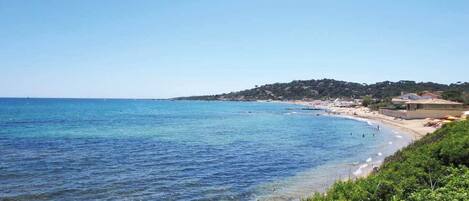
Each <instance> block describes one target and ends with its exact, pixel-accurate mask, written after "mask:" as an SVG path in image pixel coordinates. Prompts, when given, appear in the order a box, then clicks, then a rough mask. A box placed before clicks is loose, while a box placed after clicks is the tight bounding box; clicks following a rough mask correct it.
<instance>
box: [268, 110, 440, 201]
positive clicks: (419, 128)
mask: <svg viewBox="0 0 469 201" xmlns="http://www.w3.org/2000/svg"><path fill="white" fill-rule="evenodd" d="M276 102H277V101H276ZM277 103H285V104H295V105H302V106H306V107H308V108H315V109H320V110H324V111H325V114H324V115H330V116H336V117H338V118H348V119H353V120H356V121H362V122H367V123H368V124H369V125H373V126H376V125H379V126H380V128H381V129H384V130H389V131H392V133H393V134H394V136H396V137H398V138H402V136H399V134H402V135H405V136H406V137H404V138H406V139H408V140H409V141H407V142H405V143H404V144H400V145H391V142H389V143H390V144H389V145H391V146H394V148H393V149H392V151H391V152H390V153H388V154H383V155H381V152H379V153H378V155H377V156H376V157H383V158H382V160H373V161H372V160H371V157H370V158H368V159H366V162H364V161H361V162H358V163H356V164H341V163H336V164H331V166H330V167H329V168H338V167H342V169H340V168H339V169H336V170H335V171H337V172H336V173H332V172H328V171H324V170H323V169H324V168H323V167H322V166H319V167H316V168H313V169H312V171H307V172H302V173H300V174H299V175H296V176H294V177H293V178H295V177H299V178H300V177H304V176H305V175H309V176H307V177H310V178H312V179H314V178H320V177H324V175H322V174H326V175H329V176H333V175H335V176H337V175H340V173H342V174H343V173H344V171H347V169H348V171H349V172H348V175H349V176H348V177H344V175H342V177H340V176H339V178H335V179H330V180H329V182H330V183H329V182H328V183H327V184H325V183H318V184H315V186H316V187H318V188H314V187H313V188H312V189H305V188H304V186H303V185H305V184H302V183H301V182H300V183H298V184H295V183H292V184H290V185H293V186H290V187H287V189H284V191H283V193H280V192H276V193H273V194H270V195H269V196H266V197H263V198H261V199H259V200H299V199H304V198H307V197H308V196H311V195H313V194H314V193H316V192H319V193H324V192H326V191H327V189H329V188H330V187H331V186H332V185H333V184H334V183H335V182H337V181H339V180H342V181H345V180H350V179H352V180H354V179H358V178H364V177H367V176H369V175H370V174H371V173H372V172H373V170H374V169H375V168H380V167H381V165H382V164H383V162H384V159H385V158H386V157H388V156H391V155H393V154H394V153H395V152H397V151H398V150H401V149H403V148H405V147H407V146H408V145H409V144H411V143H412V142H413V141H415V140H418V139H420V138H422V137H423V136H425V135H426V134H428V133H432V132H433V131H435V130H436V128H433V127H425V126H424V123H425V120H400V119H393V118H392V117H387V116H384V115H381V114H379V113H378V112H374V111H370V110H369V109H368V108H365V107H356V108H355V107H354V108H350V107H335V106H332V105H318V104H314V103H313V102H307V101H278V102H277ZM383 153H384V152H383ZM373 159H375V157H373ZM351 169H353V170H352V172H353V174H352V175H350V173H351V172H350V170H351ZM321 171H322V172H321ZM317 174H319V175H317ZM302 186H303V187H302ZM310 187H311V186H310ZM302 190H303V191H302ZM289 191H294V192H298V191H300V192H301V191H302V193H300V194H296V193H294V192H289ZM292 193H293V194H296V197H295V195H293V194H292ZM288 194H289V196H288ZM305 196H306V197H305Z"/></svg>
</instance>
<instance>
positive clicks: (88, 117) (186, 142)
mask: <svg viewBox="0 0 469 201" xmlns="http://www.w3.org/2000/svg"><path fill="white" fill-rule="evenodd" d="M300 107H301V106H295V105H287V104H274V103H254V102H249V103H246V102H202V101H152V100H83V99H81V100H80V99H75V100H74V99H0V156H1V160H0V181H1V188H0V198H14V199H19V200H253V199H258V198H260V199H264V198H265V199H271V198H274V197H276V198H278V197H281V198H282V199H283V198H285V199H290V198H294V197H298V196H304V195H306V194H309V193H311V191H312V190H320V189H321V188H323V187H324V186H325V185H327V184H328V183H330V182H331V181H332V180H334V179H339V178H343V177H344V175H345V176H347V175H348V176H350V174H353V173H354V172H356V171H357V170H358V167H359V166H360V165H363V164H365V163H367V164H372V163H373V162H377V161H379V160H382V159H383V158H384V156H386V155H389V154H390V153H392V152H393V151H395V150H396V147H400V146H404V145H405V144H406V143H408V142H409V138H408V137H407V136H405V135H402V134H396V133H394V132H393V131H392V130H391V129H390V128H383V129H382V130H381V131H377V129H376V125H374V124H368V123H366V122H361V121H356V120H352V119H347V118H339V117H334V116H327V115H322V112H321V111H311V110H308V111H306V110H300ZM317 114H321V115H319V116H317ZM373 134H374V135H373ZM363 136H364V137H363ZM397 136H401V137H397ZM389 142H392V143H393V144H392V145H390V144H389ZM380 152H381V153H382V155H381V156H379V155H378V153H380ZM367 159H370V160H371V161H369V162H367V161H366V160H367ZM324 167H329V168H324ZM330 167H334V168H330ZM321 175H329V176H327V177H321Z"/></svg>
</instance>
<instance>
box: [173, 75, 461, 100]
mask: <svg viewBox="0 0 469 201" xmlns="http://www.w3.org/2000/svg"><path fill="white" fill-rule="evenodd" d="M425 90H427V91H461V92H466V93H469V82H464V83H455V84H450V85H446V84H438V83H433V82H414V81H398V82H390V81H384V82H378V83H374V84H361V83H355V82H346V81H338V80H333V79H321V80H298V81H292V82H289V83H275V84H267V85H263V86H259V87H255V88H253V89H248V90H243V91H239V92H231V93H226V94H218V95H208V96H192V97H180V98H176V99H179V100H239V101H252V100H300V99H308V98H311V99H323V98H345V97H346V98H360V97H362V96H365V95H371V96H372V97H374V98H379V99H381V98H386V97H392V96H398V95H399V94H400V93H401V92H403V91H404V92H421V91H425Z"/></svg>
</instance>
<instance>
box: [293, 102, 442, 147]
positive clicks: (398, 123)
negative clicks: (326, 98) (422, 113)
mask: <svg viewBox="0 0 469 201" xmlns="http://www.w3.org/2000/svg"><path fill="white" fill-rule="evenodd" d="M284 103H288V104H296V105H303V106H306V107H310V108H316V109H322V110H325V111H326V112H327V113H329V114H331V115H338V116H343V117H347V118H353V119H357V120H360V119H364V120H370V121H372V122H374V123H378V124H382V125H387V126H390V127H393V128H395V129H397V130H399V131H401V132H403V133H405V134H408V135H410V136H411V137H412V139H413V140H418V139H420V138H422V137H423V136H425V135H426V134H428V133H433V132H434V131H435V130H437V129H436V128H433V127H425V126H424V124H425V123H426V120H424V119H413V120H405V119H397V118H393V117H389V116H385V115H382V114H379V113H378V112H376V111H371V110H369V109H368V108H366V107H362V106H360V107H336V106H333V105H331V104H317V103H315V102H308V101H288V102H284Z"/></svg>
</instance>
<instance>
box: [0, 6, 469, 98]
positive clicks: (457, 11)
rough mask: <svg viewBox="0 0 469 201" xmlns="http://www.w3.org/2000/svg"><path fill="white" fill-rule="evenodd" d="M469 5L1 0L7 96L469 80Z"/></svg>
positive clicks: (174, 93)
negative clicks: (295, 83) (309, 82)
mask: <svg viewBox="0 0 469 201" xmlns="http://www.w3.org/2000/svg"><path fill="white" fill-rule="evenodd" d="M468 10H469V2H467V1H451V2H441V1H411V2H409V1H393V2H375V1H353V2H329V1H306V0H299V1H294V2H285V1H260V0H259V1H247V0H242V1H235V2H226V1H223V2H220V1H210V0H203V1H177V2H174V1H169V2H167V1H132V2H130V1H99V2H96V1H66V2H62V1H6V0H0V26H1V29H0V45H1V46H2V48H1V49H0V97H45V98H130V99H132V98H172V97H180V96H191V95H208V94H219V93H226V92H232V91H239V90H243V89H249V88H253V87H254V86H255V85H264V84H271V83H276V82H290V81H293V80H309V79H322V78H330V79H336V80H343V81H349V82H358V83H368V84H370V83H375V82H381V81H385V80H389V81H399V80H413V81H416V82H436V83H442V84H450V83H456V82H458V81H462V82H467V81H469V79H468V78H467V75H469V67H468V66H469V57H467V50H468V49H469V38H468V37H467V35H469V28H468V27H467V26H464V24H467V22H468V21H469V12H467V11H468Z"/></svg>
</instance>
